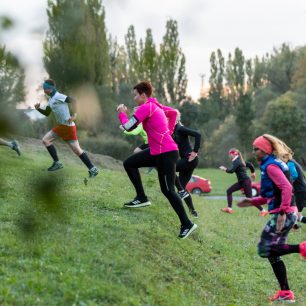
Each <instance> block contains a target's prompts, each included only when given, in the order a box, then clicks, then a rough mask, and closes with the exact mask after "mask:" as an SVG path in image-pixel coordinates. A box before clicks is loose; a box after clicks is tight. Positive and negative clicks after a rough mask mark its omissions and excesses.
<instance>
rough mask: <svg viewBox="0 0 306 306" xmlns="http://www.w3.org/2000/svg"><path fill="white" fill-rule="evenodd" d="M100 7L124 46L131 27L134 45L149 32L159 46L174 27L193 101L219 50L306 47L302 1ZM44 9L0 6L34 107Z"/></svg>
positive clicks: (109, 2) (214, 0)
mask: <svg viewBox="0 0 306 306" xmlns="http://www.w3.org/2000/svg"><path fill="white" fill-rule="evenodd" d="M103 4H104V7H105V10H106V26H107V29H108V32H109V34H111V35H112V36H116V37H117V38H118V41H119V42H120V43H122V44H123V43H124V35H125V34H126V32H127V28H128V26H129V25H131V24H133V25H134V26H135V29H136V35H137V38H138V39H139V38H141V37H142V38H144V37H145V31H146V29H147V28H151V29H152V31H153V37H154V41H155V43H156V45H157V46H158V45H159V44H160V43H161V42H162V37H163V35H164V34H165V24H166V21H167V19H169V18H173V19H175V20H177V21H178V26H179V34H180V42H181V47H182V50H183V52H184V53H185V55H186V61H187V62H186V68H187V76H188V80H189V82H188V94H189V95H191V96H192V97H193V98H194V99H197V98H198V97H199V93H200V85H201V79H200V74H205V75H206V78H205V83H207V80H208V76H209V69H210V65H209V57H210V54H211V52H212V51H214V50H216V49H218V48H220V49H221V50H222V52H223V54H224V55H226V56H227V54H228V52H232V51H233V50H234V49H235V48H236V47H239V48H240V49H242V51H243V52H244V54H245V56H246V57H254V56H255V55H263V54H265V53H266V52H271V51H272V49H273V47H275V46H276V47H279V46H280V45H281V44H282V43H283V42H286V43H289V44H290V45H291V46H292V47H296V46H302V45H306V37H305V35H304V30H303V29H306V1H305V0H292V1H288V0H256V1H253V0H232V1H229V0H154V1H144V0H104V1H103ZM46 5H47V1H46V0H22V1H21V0H0V15H8V16H10V17H11V18H13V19H14V20H15V28H14V29H13V30H11V31H9V32H8V33H5V34H2V37H1V39H2V41H4V42H5V43H6V45H7V49H8V50H10V51H12V52H13V53H14V54H16V55H17V56H18V57H19V59H20V61H21V63H22V64H23V65H24V67H25V68H26V73H27V78H26V82H27V88H28V91H29V94H28V101H27V102H28V103H29V104H32V105H33V104H34V102H35V101H33V102H32V100H33V99H35V95H37V94H36V92H35V89H36V88H37V86H38V84H39V82H40V80H41V79H42V78H43V77H45V76H46V73H45V72H44V69H43V66H42V41H43V35H44V34H45V32H46V30H47V28H48V21H47V16H46ZM30 101H31V102H30Z"/></svg>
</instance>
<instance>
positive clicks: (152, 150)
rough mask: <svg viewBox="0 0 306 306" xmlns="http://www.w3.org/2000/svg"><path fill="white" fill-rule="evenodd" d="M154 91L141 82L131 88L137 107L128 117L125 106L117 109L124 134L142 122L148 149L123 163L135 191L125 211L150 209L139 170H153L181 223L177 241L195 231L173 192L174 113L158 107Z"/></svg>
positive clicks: (161, 106) (177, 196)
mask: <svg viewBox="0 0 306 306" xmlns="http://www.w3.org/2000/svg"><path fill="white" fill-rule="evenodd" d="M152 93H153V88H152V86H151V84H150V83H149V82H140V83H138V84H137V85H136V86H135V87H134V94H135V97H134V100H135V102H136V103H137V105H138V106H139V107H138V108H137V110H136V112H135V113H134V115H133V116H132V117H131V119H128V117H127V115H126V111H127V108H126V106H125V105H124V104H120V105H119V106H118V107H117V111H118V112H119V114H118V117H119V120H120V122H121V124H122V126H123V128H124V129H125V130H127V131H131V130H133V129H134V128H136V127H137V125H139V124H140V123H141V122H142V124H143V128H144V130H145V131H146V132H147V135H148V142H149V149H145V150H143V151H141V152H139V153H136V154H133V155H131V156H129V157H128V158H127V159H126V160H125V161H124V163H123V165H124V168H125V171H126V172H127V174H128V176H129V178H130V180H131V182H132V183H133V185H134V187H135V190H136V194H137V195H136V198H135V199H134V200H133V201H131V202H129V203H126V204H125V206H126V207H142V206H147V205H150V204H151V203H150V202H149V201H148V198H147V196H146V194H145V192H144V189H143V185H142V181H141V177H140V173H139V170H138V168H141V167H156V169H157V172H158V179H159V184H160V188H161V191H162V193H163V194H164V196H165V197H166V198H167V199H168V201H169V202H170V204H171V206H172V208H173V209H174V211H175V212H176V214H177V215H178V217H179V219H180V222H181V230H180V233H179V238H182V239H184V238H186V237H188V236H189V235H190V234H191V233H192V232H193V231H194V230H195V229H196V228H197V225H196V224H193V223H192V222H191V221H190V220H189V218H188V216H187V214H186V212H185V209H184V206H183V203H182V200H181V198H180V196H179V195H178V194H177V193H176V192H175V188H174V181H175V164H176V161H177V159H178V148H177V145H176V143H175V142H174V140H173V138H172V136H171V135H172V133H173V130H174V126H175V121H176V116H177V111H176V110H175V109H173V108H171V107H167V106H164V105H162V104H160V103H159V102H158V101H157V100H156V99H155V98H153V97H152Z"/></svg>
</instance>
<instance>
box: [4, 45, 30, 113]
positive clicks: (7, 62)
mask: <svg viewBox="0 0 306 306" xmlns="http://www.w3.org/2000/svg"><path fill="white" fill-rule="evenodd" d="M24 78H25V75H24V70H23V69H22V68H21V66H20V64H19V62H18V60H17V58H16V57H15V56H13V55H12V54H11V53H10V52H7V51H6V50H5V47H4V46H0V92H1V95H0V107H1V113H2V114H4V113H6V114H9V113H12V112H14V111H15V109H16V105H17V104H18V103H20V102H23V101H24V98H25V88H24Z"/></svg>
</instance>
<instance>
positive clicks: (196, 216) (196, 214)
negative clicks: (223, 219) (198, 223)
mask: <svg viewBox="0 0 306 306" xmlns="http://www.w3.org/2000/svg"><path fill="white" fill-rule="evenodd" d="M190 213H191V215H192V216H193V217H194V218H199V215H198V213H197V211H196V210H191V211H190Z"/></svg>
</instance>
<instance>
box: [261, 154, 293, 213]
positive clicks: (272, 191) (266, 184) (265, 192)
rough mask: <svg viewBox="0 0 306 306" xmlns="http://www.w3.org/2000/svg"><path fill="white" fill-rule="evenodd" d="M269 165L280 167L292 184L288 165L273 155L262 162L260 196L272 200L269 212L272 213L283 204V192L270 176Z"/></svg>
mask: <svg viewBox="0 0 306 306" xmlns="http://www.w3.org/2000/svg"><path fill="white" fill-rule="evenodd" d="M269 165H276V166H278V167H279V168H280V169H281V170H282V171H283V173H284V174H285V176H286V177H287V179H288V181H289V182H290V172H289V168H288V166H287V164H286V163H284V162H283V161H281V160H280V159H278V158H277V157H276V156H275V155H273V154H271V155H268V156H267V157H265V158H264V160H263V161H262V162H261V165H260V170H261V181H260V195H261V196H262V197H264V198H270V199H271V198H272V201H271V202H270V203H269V211H270V210H273V209H276V208H278V207H280V204H281V202H282V201H281V200H282V192H281V190H280V189H279V188H278V187H277V186H276V185H275V184H274V183H273V181H272V180H271V179H270V178H269V176H268V173H267V167H268V166H269Z"/></svg>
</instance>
